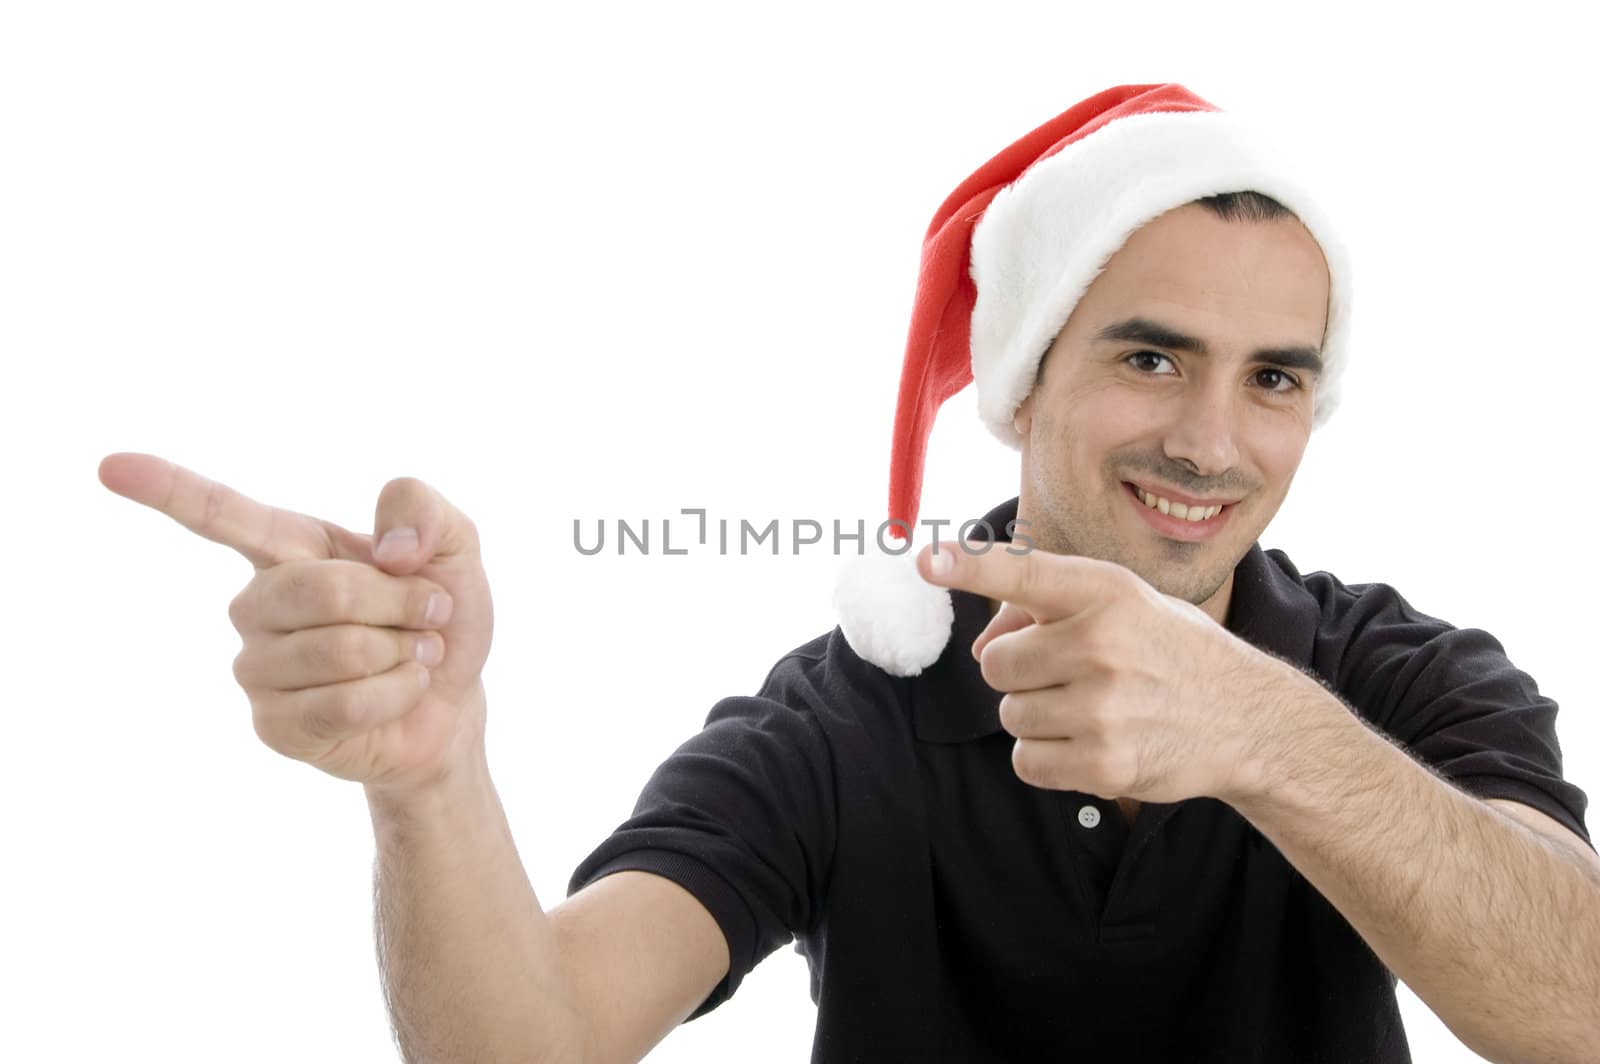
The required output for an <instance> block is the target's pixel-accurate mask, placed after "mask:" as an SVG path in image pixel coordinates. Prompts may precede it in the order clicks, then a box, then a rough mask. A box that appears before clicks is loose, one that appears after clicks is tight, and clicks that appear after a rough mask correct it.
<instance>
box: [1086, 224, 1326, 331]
mask: <svg viewBox="0 0 1600 1064" xmlns="http://www.w3.org/2000/svg"><path fill="white" fill-rule="evenodd" d="M1328 286H1329V280H1328V266H1327V263H1326V261H1325V260H1324V259H1323V255H1322V249H1321V248H1320V247H1319V246H1318V244H1317V242H1316V239H1315V238H1314V237H1312V235H1311V233H1310V231H1309V230H1307V229H1306V227H1305V226H1304V225H1302V224H1301V223H1300V221H1299V220H1298V219H1296V218H1293V217H1283V218H1275V219H1273V220H1271V221H1265V222H1263V221H1247V220H1241V219H1235V220H1229V219H1224V218H1220V217H1218V216H1217V215H1216V214H1214V213H1213V212H1212V211H1210V210H1208V209H1207V208H1205V207H1202V206H1199V205H1196V204H1189V205H1187V206H1183V207H1179V208H1177V209H1176V210H1171V211H1168V212H1167V213H1165V214H1163V215H1161V216H1160V217H1158V218H1156V219H1155V220H1154V221H1151V222H1149V223H1147V224H1146V225H1144V226H1143V227H1142V228H1140V229H1138V230H1137V231H1136V232H1134V234H1133V235H1132V236H1131V237H1129V238H1128V240H1127V242H1126V243H1124V244H1123V246H1122V247H1121V248H1120V249H1119V250H1118V251H1117V252H1116V254H1114V255H1113V256H1112V257H1111V259H1110V261H1109V262H1107V264H1106V267H1105V269H1104V270H1103V271H1102V272H1101V273H1100V275H1099V276H1098V277H1096V278H1095V280H1094V283H1093V284H1091V285H1090V286H1089V290H1088V291H1087V292H1085V293H1084V296H1083V299H1082V300H1080V301H1079V304H1078V306H1077V307H1076V308H1074V310H1073V314H1072V318H1073V320H1072V321H1069V322H1068V328H1069V330H1071V329H1072V328H1073V326H1074V325H1077V326H1080V327H1081V328H1082V329H1086V330H1098V329H1099V328H1100V327H1102V326H1103V325H1105V324H1108V323H1109V322H1110V321H1113V320H1118V319H1121V318H1125V317H1128V316H1132V315H1144V316H1147V317H1152V318H1155V319H1157V320H1160V321H1163V322H1164V323H1166V324H1170V325H1177V326H1181V327H1184V328H1185V329H1186V330H1195V331H1196V332H1198V333H1199V334H1200V335H1202V336H1207V337H1210V338H1213V339H1215V340H1216V341H1217V342H1218V344H1219V346H1226V345H1228V344H1229V343H1233V342H1236V343H1239V344H1248V345H1251V346H1254V345H1256V344H1258V343H1261V342H1271V343H1282V342H1294V343H1301V344H1310V345H1312V346H1320V345H1321V343H1322V336H1323V332H1324V329H1325V327H1326V324H1327V312H1328Z"/></svg>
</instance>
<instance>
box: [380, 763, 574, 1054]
mask: <svg viewBox="0 0 1600 1064" xmlns="http://www.w3.org/2000/svg"><path fill="white" fill-rule="evenodd" d="M367 796H368V803H369V806H370V808H371V812H372V822H373V829H374V832H375V834H376V838H377V861H376V873H375V883H374V908H375V923H376V931H377V937H378V944H377V948H378V960H379V965H380V970H381V975H382V978H383V981H384V986H385V994H386V997H387V1000H388V1005H389V1011H390V1015H391V1018H392V1020H393V1023H394V1027H395V1035H396V1038H397V1039H398V1040H399V1042H400V1046H401V1050H402V1052H403V1054H404V1056H405V1059H406V1060H408V1061H412V1062H416V1064H424V1062H425V1064H435V1062H441V1064H442V1062H453V1061H468V1060H470V1061H483V1062H490V1061H518V1062H527V1061H575V1060H579V1059H580V1058H581V1051H580V1049H579V1033H578V1032H579V1028H578V1026H577V1021H576V1018H575V1016H574V1013H573V1011H572V1007H571V1004H570V996H569V994H568V990H567V983H566V980H565V977H564V976H563V974H562V971H561V967H560V962H559V959H558V954H557V950H556V943H555V936H554V932H553V930H552V927H551V925H550V921H549V919H548V918H547V917H546V916H545V914H544V911H543V910H542V909H541V907H540V905H539V900H538V898H537V897H536V896H535V894H534V891H533V887H532V885H531V884H530V883H529V881H528V877H527V874H526V872H525V871H524V870H523V867H522V862H521V860H520V858H519V857H518V854H517V851H516V846H515V843H514V842H513V840H512V836H511V830H510V826H509V824H508V823H507V821H506V817H505V812H504V810H503V808H502V807H501V805H500V799H499V796H498V795H497V794H496V792H495V789H494V784H493V782H492V781H491V780H490V778H489V773H488V769H487V766H486V765H485V766H482V768H481V770H478V771H473V772H470V773H466V774H464V775H462V776H459V777H457V778H456V779H455V781H454V782H452V783H450V784H447V785H444V786H443V787H442V788H441V789H439V790H437V791H434V792H430V793H428V794H426V795H420V796H417V795H413V796H410V797H408V798H406V799H405V800H403V801H402V800H398V799H395V798H389V797H385V796H384V795H382V794H381V793H378V792H374V791H373V790H372V789H371V788H368V792H367Z"/></svg>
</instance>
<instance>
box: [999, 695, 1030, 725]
mask: <svg viewBox="0 0 1600 1064" xmlns="http://www.w3.org/2000/svg"><path fill="white" fill-rule="evenodd" d="M1024 717H1025V713H1024V707H1023V705H1022V699H1021V697H1020V696H1019V695H1016V694H1008V695H1006V696H1005V697H1003V698H1001V699H1000V726H1001V727H1002V728H1004V729H1005V730H1006V731H1008V732H1010V733H1011V734H1012V735H1015V734H1017V732H1018V731H1019V730H1020V729H1021V727H1022V724H1023V721H1024Z"/></svg>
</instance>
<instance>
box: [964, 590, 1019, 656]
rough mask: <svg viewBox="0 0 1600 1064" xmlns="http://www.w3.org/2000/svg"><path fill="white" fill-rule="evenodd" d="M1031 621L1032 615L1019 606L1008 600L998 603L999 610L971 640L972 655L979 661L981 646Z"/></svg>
mask: <svg viewBox="0 0 1600 1064" xmlns="http://www.w3.org/2000/svg"><path fill="white" fill-rule="evenodd" d="M1032 623H1033V616H1032V615H1031V614H1030V613H1028V611H1027V610H1025V609H1023V608H1022V607H1021V606H1015V605H1012V604H1011V603H1009V602H1002V603H1001V604H1000V612H998V613H996V614H995V615H994V616H993V617H991V618H989V625H988V627H986V628H984V630H983V631H981V632H979V633H978V638H976V639H974V640H973V641H972V656H973V657H974V658H976V659H978V660H979V661H982V660H983V648H984V647H986V646H988V645H989V643H990V642H991V641H993V640H995V639H998V638H999V637H1000V636H1003V635H1006V634H1007V633H1009V632H1015V631H1017V630H1018V629H1020V628H1026V627H1028V625H1030V624H1032Z"/></svg>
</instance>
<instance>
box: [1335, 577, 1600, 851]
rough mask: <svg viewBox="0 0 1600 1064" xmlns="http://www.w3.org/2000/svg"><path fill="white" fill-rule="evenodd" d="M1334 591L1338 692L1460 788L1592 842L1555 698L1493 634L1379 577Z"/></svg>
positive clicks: (1582, 797) (1380, 727)
mask: <svg viewBox="0 0 1600 1064" xmlns="http://www.w3.org/2000/svg"><path fill="white" fill-rule="evenodd" d="M1340 591H1341V592H1342V593H1343V595H1346V596H1352V600H1351V601H1349V602H1347V603H1345V604H1344V608H1343V609H1341V611H1340V613H1341V615H1340V617H1339V618H1338V624H1337V625H1336V628H1337V630H1338V634H1339V637H1340V638H1344V639H1346V640H1347V643H1346V646H1345V650H1344V654H1343V656H1342V664H1341V666H1340V669H1339V680H1338V688H1339V691H1340V694H1342V695H1343V696H1344V697H1345V698H1346V699H1347V700H1348V701H1349V702H1350V703H1351V704H1352V705H1353V706H1355V707H1356V708H1357V709H1358V710H1359V711H1360V712H1361V713H1362V715H1363V716H1365V717H1366V718H1367V719H1368V720H1369V721H1371V722H1372V724H1374V725H1375V726H1377V727H1378V728H1379V729H1380V730H1382V731H1383V732H1384V733H1385V734H1387V735H1389V736H1390V737H1391V738H1393V739H1395V740H1397V741H1398V742H1399V743H1400V744H1401V745H1402V746H1403V747H1405V748H1406V749H1407V750H1409V751H1410V752H1411V754H1412V756H1414V757H1416V758H1418V759H1419V760H1421V761H1423V762H1424V763H1426V764H1427V765H1429V766H1430V767H1432V768H1433V769H1434V770H1435V771H1437V772H1438V773H1439V774H1440V775H1442V776H1444V777H1446V778H1447V779H1449V780H1451V781H1452V782H1453V783H1455V784H1456V785H1457V786H1458V787H1460V788H1461V789H1462V790H1464V791H1467V792H1468V793H1470V794H1473V795H1475V796H1477V797H1479V798H1507V799H1511V800H1513V801H1517V802H1522V803H1524V804H1526V805H1530V806H1532V807H1533V808H1535V809H1537V810H1539V811H1540V812H1542V813H1544V814H1546V815H1548V816H1550V817H1552V818H1554V819H1555V820H1556V821H1558V822H1560V823H1561V824H1564V825H1565V826H1567V827H1568V828H1570V829H1572V830H1573V831H1574V832H1576V833H1577V834H1578V835H1579V836H1580V837H1582V838H1583V839H1584V841H1586V842H1588V843H1589V845H1590V847H1591V848H1593V846H1594V843H1593V841H1592V840H1591V839H1590V837H1589V832H1588V829H1587V827H1586V826H1585V824H1584V811H1585V809H1586V807H1587V804H1588V798H1587V796H1586V795H1585V794H1584V792H1583V791H1582V790H1581V789H1579V788H1578V787H1577V786H1576V785H1575V784H1573V783H1571V782H1569V781H1567V780H1566V779H1564V778H1562V773H1561V745H1560V743H1559V741H1558V740H1557V738H1556V714H1557V709H1558V707H1557V705H1556V703H1555V702H1554V701H1553V700H1552V699H1550V698H1549V697H1547V696H1545V695H1543V694H1541V693H1540V691H1539V688H1538V685H1537V684H1536V683H1535V682H1534V680H1533V677H1531V676H1529V675H1528V674H1527V673H1525V672H1523V671H1522V670H1520V669H1518V668H1517V667H1516V666H1515V665H1513V664H1512V663H1511V661H1510V660H1509V659H1508V658H1507V657H1506V653H1505V648H1504V647H1502V646H1501V644H1500V642H1499V640H1497V639H1496V638H1495V637H1494V636H1492V635H1490V634H1489V633H1488V632H1486V631H1483V630H1482V629H1479V628H1456V627H1454V626H1452V625H1450V624H1447V623H1446V622H1444V621H1441V620H1439V619H1438V618H1436V617H1430V616H1428V615H1427V614H1425V613H1421V612H1419V611H1417V610H1416V609H1414V608H1412V606H1411V604H1410V603H1408V602H1407V601H1406V600H1405V599H1404V598H1403V597H1402V596H1401V595H1400V593H1399V592H1397V591H1396V590H1395V589H1394V588H1392V587H1389V586H1388V585H1386V584H1358V585H1351V586H1350V587H1349V588H1341V589H1340Z"/></svg>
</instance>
